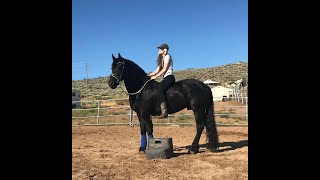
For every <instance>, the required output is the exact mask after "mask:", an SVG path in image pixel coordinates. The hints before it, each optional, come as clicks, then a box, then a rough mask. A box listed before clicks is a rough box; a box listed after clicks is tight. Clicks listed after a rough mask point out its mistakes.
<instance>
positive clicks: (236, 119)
mask: <svg viewBox="0 0 320 180" xmlns="http://www.w3.org/2000/svg"><path fill="white" fill-rule="evenodd" d="M214 98H221V97H214ZM119 101H120V102H121V101H122V103H120V105H118V104H117V103H116V102H119ZM123 101H125V102H123ZM229 101H233V102H236V103H238V105H229V106H216V104H217V102H219V103H220V104H223V103H227V102H229ZM108 102H113V103H108ZM72 104H78V107H76V108H73V109H72V121H73V122H72V125H73V126H78V125H129V126H131V127H133V126H134V125H139V121H138V118H134V116H137V114H136V113H135V112H134V111H133V110H132V109H131V108H130V106H129V105H124V104H129V98H122V99H108V100H91V101H89V100H86V101H72ZM228 108H229V110H226V109H228ZM236 108H237V109H238V111H240V112H241V113H234V111H237V110H236ZM121 109H122V110H121ZM123 109H124V110H123ZM239 109H240V110H239ZM243 109H244V110H243ZM120 110H121V111H120ZM214 110H215V112H214V116H215V119H216V123H217V125H219V126H248V97H223V100H222V101H215V106H214ZM108 111H112V112H108ZM228 111H229V112H228ZM119 112H121V113H119ZM126 112H128V113H126ZM190 112H191V113H179V112H177V113H174V114H169V115H168V118H167V119H164V120H163V119H162V120H159V119H157V117H156V116H154V117H151V118H152V119H153V118H154V119H155V121H154V120H153V124H155V125H192V124H195V121H194V114H193V113H192V111H191V110H190ZM119 117H122V118H119ZM123 117H129V118H123ZM108 118H109V119H108Z"/></svg>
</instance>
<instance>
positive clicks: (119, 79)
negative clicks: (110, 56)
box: [111, 62, 124, 85]
mask: <svg viewBox="0 0 320 180" xmlns="http://www.w3.org/2000/svg"><path fill="white" fill-rule="evenodd" d="M117 64H122V70H121V74H120V76H119V77H117V76H116V75H115V74H113V73H112V74H111V76H112V77H114V78H115V79H116V80H117V85H119V84H120V82H121V81H122V79H121V77H122V73H123V69H124V62H117Z"/></svg>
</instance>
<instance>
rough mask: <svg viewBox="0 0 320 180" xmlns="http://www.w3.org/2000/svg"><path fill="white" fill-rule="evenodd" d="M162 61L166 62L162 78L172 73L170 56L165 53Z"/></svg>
mask: <svg viewBox="0 0 320 180" xmlns="http://www.w3.org/2000/svg"><path fill="white" fill-rule="evenodd" d="M163 62H168V63H169V64H168V66H169V67H168V69H167V71H166V72H165V73H163V78H165V77H167V76H169V75H173V61H172V57H171V56H170V55H169V54H167V55H166V56H165V57H164V59H163Z"/></svg>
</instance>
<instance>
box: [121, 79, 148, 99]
mask: <svg viewBox="0 0 320 180" xmlns="http://www.w3.org/2000/svg"><path fill="white" fill-rule="evenodd" d="M151 80H152V79H148V80H147V81H146V82H145V83H144V85H143V86H142V87H141V88H140V89H139V91H137V92H135V93H129V92H127V91H125V90H124V89H123V88H122V87H121V85H120V88H121V89H122V91H124V92H126V93H127V94H129V95H135V94H139V93H140V92H141V91H142V90H143V88H144V87H145V86H146V84H147V83H148V82H149V81H151ZM121 82H122V81H121ZM121 82H120V83H121Z"/></svg>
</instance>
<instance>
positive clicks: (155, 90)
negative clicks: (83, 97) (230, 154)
mask: <svg viewBox="0 0 320 180" xmlns="http://www.w3.org/2000/svg"><path fill="white" fill-rule="evenodd" d="M112 58H113V62H112V67H111V69H112V74H111V76H110V78H109V82H108V84H109V87H110V88H112V89H115V88H116V87H117V86H118V85H119V83H120V82H121V81H122V80H123V81H124V83H125V86H126V89H127V91H128V94H129V102H130V106H131V108H132V109H133V110H134V111H135V112H136V113H137V116H138V118H139V122H140V130H141V146H140V148H139V152H142V153H144V151H145V149H146V146H147V140H146V138H147V137H146V133H148V138H153V124H152V121H151V115H153V116H155V115H160V114H161V110H160V103H161V102H162V100H163V98H164V97H162V96H161V93H159V85H160V83H159V82H157V81H154V80H151V79H150V77H149V76H148V75H147V74H146V73H145V71H144V70H143V69H141V68H140V67H139V66H138V65H137V64H135V63H134V62H132V61H130V60H128V59H125V58H123V57H121V55H120V53H119V54H118V58H115V57H114V56H113V54H112ZM166 95H167V99H166V100H167V110H168V113H169V114H170V113H175V112H178V111H180V110H182V109H184V108H187V109H192V111H193V113H194V116H195V121H196V126H197V133H196V136H195V138H194V140H193V142H192V145H191V147H190V148H189V153H192V154H194V153H197V152H199V140H200V137H201V134H202V131H203V129H204V127H206V135H207V141H208V144H207V149H208V150H209V151H211V152H214V151H215V150H216V149H217V148H218V133H217V128H216V122H215V117H214V104H213V98H212V93H211V90H210V88H209V87H208V86H207V85H205V84H204V83H203V82H201V81H198V80H195V79H184V80H180V81H177V82H176V83H175V84H174V85H173V86H171V87H170V88H169V89H168V91H167V92H166Z"/></svg>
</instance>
